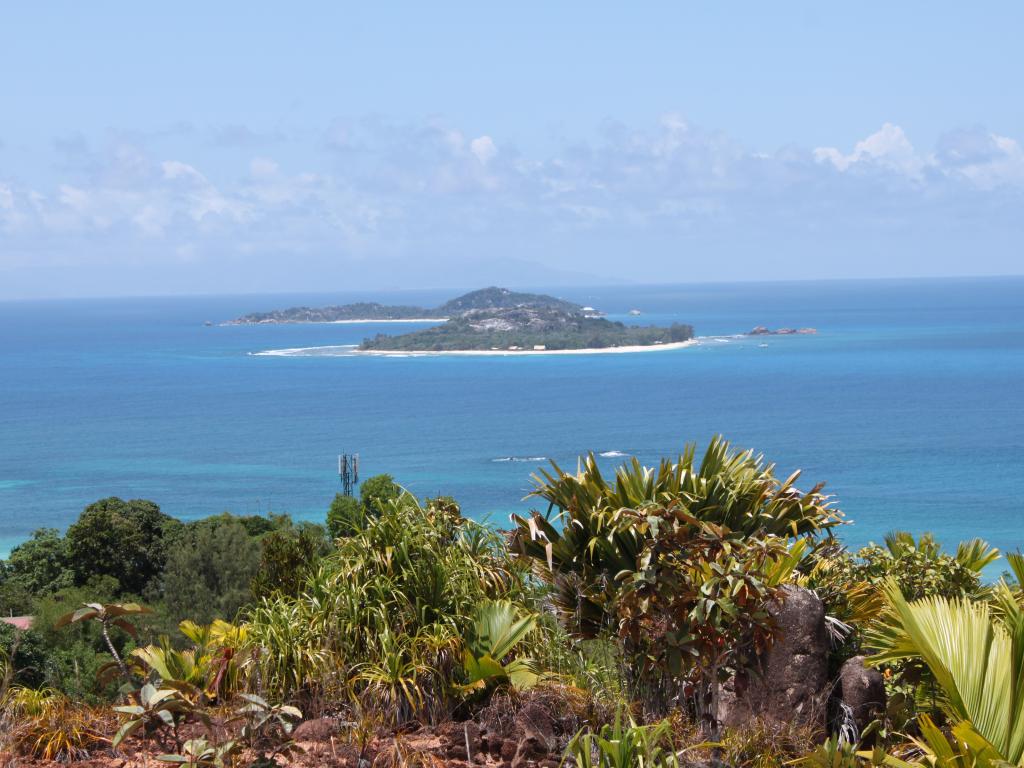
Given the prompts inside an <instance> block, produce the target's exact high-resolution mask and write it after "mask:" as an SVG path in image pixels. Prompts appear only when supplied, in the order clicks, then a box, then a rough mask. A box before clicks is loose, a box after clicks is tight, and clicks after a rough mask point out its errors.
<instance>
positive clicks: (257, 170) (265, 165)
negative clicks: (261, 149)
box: [249, 157, 278, 179]
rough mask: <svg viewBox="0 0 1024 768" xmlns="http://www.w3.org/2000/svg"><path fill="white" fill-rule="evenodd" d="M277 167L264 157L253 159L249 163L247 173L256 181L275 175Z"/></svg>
mask: <svg viewBox="0 0 1024 768" xmlns="http://www.w3.org/2000/svg"><path fill="white" fill-rule="evenodd" d="M277 170H278V165H277V163H275V162H274V161H273V160H271V159H269V158H266V157H254V158H253V159H252V160H250V161H249V173H251V174H252V175H253V176H254V177H256V178H257V179H266V178H269V177H271V176H273V175H274V174H276V173H277Z"/></svg>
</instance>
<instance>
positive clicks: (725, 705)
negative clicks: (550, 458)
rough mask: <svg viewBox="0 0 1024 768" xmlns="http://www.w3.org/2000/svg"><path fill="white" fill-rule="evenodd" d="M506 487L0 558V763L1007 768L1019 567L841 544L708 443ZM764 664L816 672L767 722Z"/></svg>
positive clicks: (94, 529)
mask: <svg viewBox="0 0 1024 768" xmlns="http://www.w3.org/2000/svg"><path fill="white" fill-rule="evenodd" d="M533 480H534V488H533V492H532V497H533V498H534V499H535V500H536V501H537V502H538V504H537V506H538V507H539V508H538V509H537V510H536V511H533V512H531V513H529V514H523V515H516V516H513V517H512V518H511V525H510V528H509V530H507V531H501V530H498V529H497V528H494V527H492V526H488V525H484V524H482V523H479V522H475V521H474V520H472V519H469V518H467V517H466V516H465V515H464V514H463V513H462V510H461V509H460V507H459V505H458V503H457V502H456V500H454V499H452V498H448V497H437V498H428V499H419V498H417V497H415V496H414V495H413V494H412V493H410V492H409V491H408V490H406V489H405V488H403V487H402V486H401V485H400V484H399V483H398V482H396V481H395V479H393V478H391V477H390V476H387V475H381V476H377V477H374V478H370V479H368V480H366V481H364V482H363V483H362V485H361V486H360V493H359V495H358V497H348V496H344V495H338V496H337V497H336V498H335V499H334V500H333V501H331V502H330V504H329V508H328V509H326V510H325V518H324V525H318V524H314V523H308V522H306V523H297V522H295V521H293V520H291V519H290V518H289V517H288V516H286V515H267V516H236V515H232V514H229V513H224V514H220V515H216V516H213V517H210V518H206V519H203V520H196V521H189V522H183V521H179V520H176V519H175V518H173V517H171V516H169V515H167V514H166V513H164V512H163V511H162V510H160V509H159V508H158V507H157V505H156V504H154V503H152V502H149V501H144V500H122V499H117V498H110V499H103V500H101V501H98V502H96V503H94V504H91V505H89V506H88V507H87V508H86V509H85V510H83V512H82V514H81V516H80V517H79V519H78V520H77V521H76V522H75V523H74V524H73V525H71V526H70V527H69V528H68V530H67V531H66V532H64V533H63V534H62V533H61V532H59V531H56V530H52V529H44V530H40V531H37V532H36V534H35V535H34V536H33V537H32V538H31V539H30V540H29V541H26V542H25V543H23V544H22V545H20V546H18V547H16V548H15V549H14V551H12V553H11V555H10V556H9V557H8V559H7V560H6V561H3V562H2V565H0V610H2V612H3V615H5V616H8V617H10V616H12V615H14V616H18V617H20V619H18V620H14V619H8V620H7V621H5V622H3V623H0V752H2V753H3V755H4V756H5V757H7V758H8V759H9V760H11V761H15V760H20V759H30V760H41V761H47V760H52V761H64V762H73V761H76V760H86V759H90V760H94V761H103V760H117V761H119V762H117V763H116V764H118V765H125V764H140V765H141V764H144V763H146V762H147V761H150V760H159V761H163V762H169V763H177V764H180V765H193V766H261V767H263V766H271V765H310V766H312V765H349V766H352V768H360V767H361V766H363V768H365V766H366V765H371V766H372V765H376V766H398V765H416V766H424V765H431V766H439V765H445V764H459V765H466V764H476V765H508V766H510V767H511V766H516V768H519V767H520V766H528V765H539V766H545V768H549V767H551V766H555V765H558V764H560V763H564V764H566V765H569V766H591V765H600V766H609V767H610V766H684V765H693V766H698V765H699V766H705V765H729V766H733V765H736V766H781V765H784V764H798V765H805V766H835V767H836V768H846V767H847V766H849V767H851V768H852V767H853V766H867V765H879V764H886V765H890V766H893V767H894V768H903V767H905V766H916V765H921V766H933V767H935V766H942V767H943V768H945V767H947V766H948V767H949V768H953V767H954V766H955V767H957V768H959V767H960V766H963V767H965V768H966V767H967V766H978V767H981V766H996V765H1021V764H1024V746H1022V745H1024V731H1022V730H1021V723H1022V722H1024V697H1022V695H1021V692H1020V690H1019V688H1020V685H1019V681H1020V679H1021V674H1022V672H1021V670H1022V668H1024V661H1022V648H1024V643H1022V642H1021V640H1020V638H1021V637H1024V586H1022V585H1024V557H1022V556H1020V555H1017V554H1012V553H1011V554H1007V555H1006V563H1007V564H1008V568H1009V570H1008V571H1007V572H1006V573H1004V574H1003V576H1002V577H1000V578H999V579H998V580H995V581H993V580H992V579H991V578H988V579H986V578H983V573H990V572H991V571H992V569H993V568H998V563H999V561H1000V558H1001V557H1002V555H1001V553H999V552H998V551H996V550H994V549H993V548H992V547H990V546H988V545H987V544H986V543H984V542H983V541H980V540H974V541H970V542H963V543H962V544H960V545H959V546H958V547H956V548H955V549H952V550H948V551H947V550H945V549H943V547H942V546H941V545H940V544H939V543H938V542H937V541H936V540H935V539H934V538H932V537H931V536H929V535H927V534H922V535H920V536H916V537H915V536H912V535H911V534H909V533H906V532H893V533H892V534H890V535H888V536H886V538H885V539H884V541H883V542H881V543H880V544H878V545H871V546H869V547H866V548H863V549H861V550H859V551H857V552H850V551H848V550H847V549H846V548H845V547H843V546H842V544H841V542H840V540H839V538H838V537H837V535H836V534H837V532H838V531H840V530H841V527H842V526H844V525H847V524H848V522H847V521H846V520H845V518H844V516H843V515H842V513H841V511H840V509H839V507H838V504H837V502H836V500H835V499H833V498H831V497H829V496H827V495H826V494H825V492H824V487H823V486H822V485H821V484H815V485H812V486H810V487H807V486H804V485H802V483H801V478H800V475H799V473H794V474H792V475H789V476H782V475H778V474H777V473H776V469H775V466H774V465H772V464H771V463H769V462H767V461H766V460H765V459H763V458H762V457H760V456H758V455H756V454H754V453H753V452H751V451H745V450H739V449H736V448H734V447H732V446H731V445H730V444H729V443H728V442H727V441H725V440H723V439H721V438H715V439H714V440H712V441H711V442H710V444H709V445H708V446H707V447H706V449H705V450H704V451H701V452H698V451H697V450H696V448H695V447H694V446H692V445H690V446H687V447H686V448H685V450H684V451H683V453H682V454H681V455H680V456H678V457H675V458H666V459H663V460H662V461H660V462H659V463H658V464H657V465H655V466H652V467H645V466H643V465H641V464H640V463H639V462H638V461H636V460H630V461H627V462H626V463H624V464H623V465H622V466H620V467H619V468H618V469H617V471H616V472H615V474H614V476H606V474H605V473H604V472H603V471H602V470H601V467H600V466H599V463H598V461H597V459H596V458H595V457H594V456H593V455H586V456H583V457H581V459H580V462H579V465H578V469H577V470H576V471H571V472H570V471H566V470H564V469H562V468H561V467H560V466H558V465H557V464H554V463H552V464H551V465H550V466H549V467H547V468H542V469H539V470H538V471H537V473H536V474H535V475H534V478H533ZM325 506H328V504H326V500H325ZM986 569H988V570H986ZM801 606H803V607H801ZM787 611H788V613H787ZM794 612H795V613H794ZM794 622H795V623H794ZM801 627H809V628H811V630H813V631H810V632H809V633H808V634H807V638H811V640H807V641H806V642H804V644H803V645H800V646H799V647H798V648H797V649H796V650H794V646H793V644H792V643H793V637H791V636H790V633H792V634H793V636H794V637H795V636H796V635H798V634H799V633H800V632H802V631H803V629H801ZM815 638H817V639H815ZM787 654H796V655H791V656H787ZM780 664H782V666H783V667H785V666H786V665H792V664H796V666H797V668H798V671H799V672H800V674H801V676H802V677H804V678H806V677H809V676H812V675H811V670H812V668H814V667H815V666H816V665H819V666H820V667H821V672H822V680H823V682H824V683H825V684H823V685H822V686H820V690H815V691H810V692H809V694H808V696H807V697H806V698H805V699H801V701H800V702H799V704H798V705H796V706H789V705H785V706H784V705H783V702H784V701H789V700H788V699H785V698H784V697H785V696H789V695H791V694H792V686H784V685H781V684H778V685H774V686H773V682H772V681H773V680H776V678H775V677H774V676H775V675H777V674H778V670H779V665H780ZM857 680H860V681H862V682H863V681H867V682H869V683H870V685H867V683H865V686H866V687H863V689H861V688H857V686H855V685H854V681H857ZM837 681H838V682H837ZM872 686H874V687H873V688H872ZM869 690H870V691H873V693H872V696H873V698H872V697H868V699H863V698H862V699H861V700H858V699H857V695H856V694H857V693H858V691H859V692H860V693H864V691H869ZM758 691H759V693H757V695H755V692H758ZM865 702H866V703H865ZM740 704H742V705H743V706H739V705H740ZM737 713H739V714H737ZM12 764H13V763H12ZM91 764H96V765H107V764H108V763H104V762H95V763H91ZM109 764H111V765H112V764H114V763H109ZM149 764H152V763H149Z"/></svg>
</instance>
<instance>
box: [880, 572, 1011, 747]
mask: <svg viewBox="0 0 1024 768" xmlns="http://www.w3.org/2000/svg"><path fill="white" fill-rule="evenodd" d="M884 592H885V596H886V599H887V602H888V608H889V610H888V611H887V612H886V613H885V614H884V616H883V617H882V618H881V619H880V621H879V622H878V623H877V624H876V625H875V626H874V627H873V628H872V630H871V631H870V632H869V634H868V638H867V639H868V642H869V644H870V645H872V646H874V647H876V648H878V649H880V650H879V652H878V653H877V654H876V655H874V656H873V657H872V661H873V662H874V663H884V662H887V661H896V660H901V659H909V658H920V659H921V660H923V661H924V663H925V664H926V665H927V667H928V669H929V671H930V672H931V674H932V675H934V677H935V680H936V682H937V683H938V685H939V686H940V688H941V690H942V693H943V696H942V698H941V701H940V706H941V708H942V710H943V711H944V712H945V714H946V715H947V717H948V718H949V719H950V721H951V722H952V725H953V727H952V735H953V739H954V743H953V744H952V745H950V744H947V747H949V749H954V748H957V749H959V750H960V752H963V753H965V754H966V753H967V752H970V753H971V754H974V755H975V756H977V755H982V756H987V757H986V758H985V759H986V760H992V759H993V758H996V759H997V760H998V761H1004V762H1005V763H1009V764H1011V765H1024V611H1022V609H1021V607H1020V604H1019V603H1018V602H1017V595H1016V594H1015V593H1014V591H1013V590H1012V589H1011V588H1010V586H1008V585H1007V584H1006V583H1005V582H1000V583H999V584H998V585H997V586H996V588H995V596H994V604H989V603H987V602H981V601H975V600H970V599H967V598H952V599H951V598H945V597H926V598H923V599H921V600H917V601H914V602H908V601H907V600H906V599H905V598H904V597H903V594H902V592H901V591H900V588H899V585H898V584H897V583H896V582H895V581H894V580H890V581H889V582H887V583H886V584H885V586H884ZM921 725H922V733H923V734H924V735H925V736H926V737H928V735H929V734H931V737H932V738H927V742H928V745H929V749H930V750H931V751H933V752H941V751H942V747H941V742H940V741H939V736H937V735H936V734H935V732H934V730H935V729H934V728H931V729H930V728H929V726H930V725H931V724H930V721H927V720H922V722H921ZM942 738H944V737H942Z"/></svg>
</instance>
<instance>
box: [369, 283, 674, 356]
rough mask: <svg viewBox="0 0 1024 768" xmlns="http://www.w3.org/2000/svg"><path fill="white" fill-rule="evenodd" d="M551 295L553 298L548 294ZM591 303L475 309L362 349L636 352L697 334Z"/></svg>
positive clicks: (372, 341)
mask: <svg viewBox="0 0 1024 768" xmlns="http://www.w3.org/2000/svg"><path fill="white" fill-rule="evenodd" d="M543 298H544V299H550V297H543ZM593 312H594V310H593V309H591V308H586V309H584V308H583V307H578V308H577V307H570V308H563V307H560V306H552V305H550V304H549V303H541V304H526V305H519V306H515V307H494V308H490V309H472V310H468V311H465V312H462V313H461V314H458V315H456V316H454V317H452V318H451V319H449V320H448V321H447V322H445V323H443V324H441V325H436V326H433V327H431V328H424V329H423V330H419V331H414V332H412V333H405V334H402V335H399V336H391V335H387V334H378V335H377V336H374V337H373V338H370V339H366V340H365V341H364V342H363V343H362V344H361V345H360V346H359V348H358V350H357V351H360V352H368V353H374V352H377V353H437V352H465V353H468V352H476V353H481V354H488V353H497V354H504V353H540V352H567V351H583V350H586V351H635V350H640V349H648V348H650V349H653V348H658V347H665V348H675V347H678V346H681V345H683V344H686V343H689V342H691V341H692V339H693V327H692V326H690V325H684V324H682V323H674V324H672V325H671V326H669V327H667V328H662V327H658V326H640V325H626V324H625V323H620V322H615V321H612V320H608V319H606V318H603V317H598V316H595V315H594V314H593Z"/></svg>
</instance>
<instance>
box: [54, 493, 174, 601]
mask: <svg viewBox="0 0 1024 768" xmlns="http://www.w3.org/2000/svg"><path fill="white" fill-rule="evenodd" d="M180 525H181V523H179V522H178V521H177V520H175V519H174V518H172V517H170V516H169V515H165V514H164V513H163V512H161V511H160V508H159V507H158V506H157V505H156V504H154V503H153V502H151V501H145V500H143V499H132V500H131V501H123V500H121V499H118V498H116V497H111V498H109V499H102V500H100V501H97V502H96V503H94V504H90V505H89V506H88V507H86V508H85V511H84V512H83V513H82V514H81V516H79V518H78V520H77V521H76V522H75V523H73V524H72V525H71V526H70V527H69V528H68V531H67V533H66V534H65V535H64V543H65V546H66V548H67V558H68V566H69V568H70V570H71V573H72V574H73V575H74V580H75V584H78V585H82V584H85V583H86V582H88V581H89V579H91V578H93V577H94V576H110V577H112V578H114V579H116V580H117V583H118V586H119V588H120V590H121V591H123V592H125V593H127V594H134V595H141V594H143V592H145V591H146V590H147V588H158V585H156V584H154V580H155V578H157V577H158V574H160V573H161V572H162V571H163V568H164V563H165V562H166V560H167V543H168V540H167V537H168V534H169V533H171V532H172V531H174V530H175V529H176V528H177V527H179V526H180Z"/></svg>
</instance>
